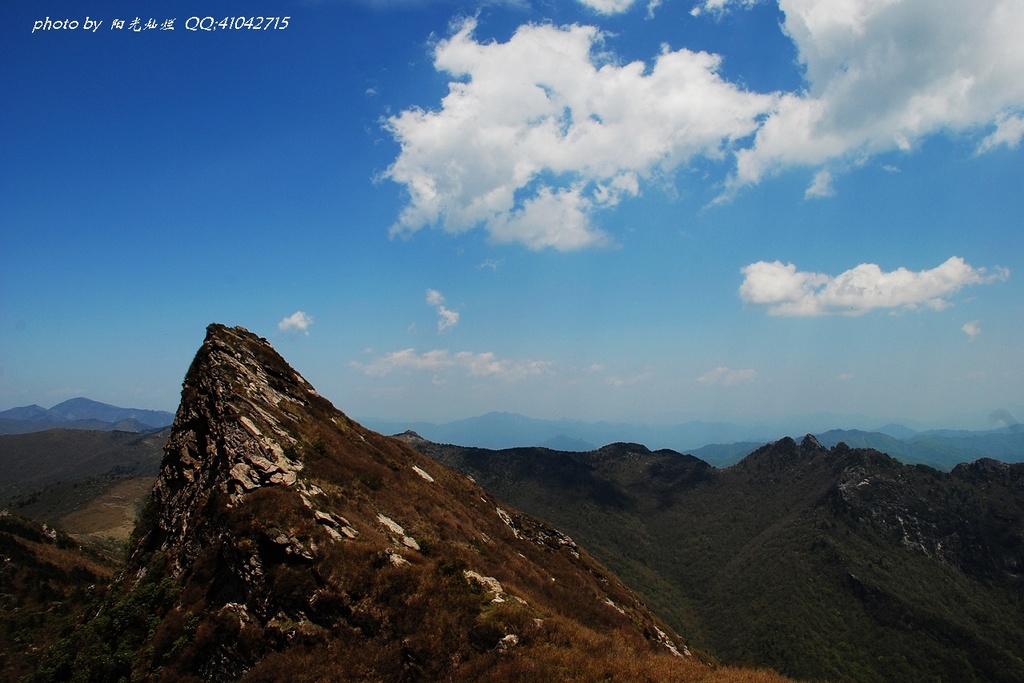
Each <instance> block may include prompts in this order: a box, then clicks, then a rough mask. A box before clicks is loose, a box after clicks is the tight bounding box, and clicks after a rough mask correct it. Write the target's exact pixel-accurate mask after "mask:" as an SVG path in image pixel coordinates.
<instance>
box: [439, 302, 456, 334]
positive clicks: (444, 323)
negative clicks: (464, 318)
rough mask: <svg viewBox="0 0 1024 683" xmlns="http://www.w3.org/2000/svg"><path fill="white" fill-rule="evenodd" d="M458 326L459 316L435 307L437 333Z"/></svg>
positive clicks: (440, 307) (445, 309)
mask: <svg viewBox="0 0 1024 683" xmlns="http://www.w3.org/2000/svg"><path fill="white" fill-rule="evenodd" d="M458 324H459V314H458V313H457V312H455V311H451V310H448V309H447V308H445V307H444V306H438V307H437V331H438V332H439V333H440V332H444V331H445V330H447V329H448V328H449V327H455V326H456V325H458Z"/></svg>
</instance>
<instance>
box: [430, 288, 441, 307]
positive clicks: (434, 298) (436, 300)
mask: <svg viewBox="0 0 1024 683" xmlns="http://www.w3.org/2000/svg"><path fill="white" fill-rule="evenodd" d="M427 303H428V304H430V305H431V306H439V305H441V304H443V303H444V294H442V293H441V292H439V291H437V290H436V289H428V290H427Z"/></svg>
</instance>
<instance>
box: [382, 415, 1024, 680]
mask: <svg viewBox="0 0 1024 683" xmlns="http://www.w3.org/2000/svg"><path fill="white" fill-rule="evenodd" d="M402 438H407V439H410V443H411V444H412V445H414V446H415V447H416V448H417V449H419V450H421V452H424V453H427V454H429V455H431V456H432V457H434V458H435V459H437V460H438V461H440V462H445V463H447V464H449V465H451V466H453V467H456V468H457V469H459V470H460V471H463V472H465V473H466V474H468V475H470V476H473V477H474V478H475V479H476V480H477V481H479V482H480V483H481V484H482V485H483V486H484V487H485V488H486V489H487V490H489V491H490V492H492V494H494V495H496V496H498V497H501V498H505V499H506V500H509V501H510V503H511V504H513V505H516V506H517V507H519V508H521V509H523V510H526V511H527V512H529V513H531V514H534V515H536V516H537V517H539V518H541V519H545V520H547V521H548V522H550V523H552V524H554V525H556V526H558V527H559V528H562V529H565V530H566V531H567V532H568V533H570V534H572V535H573V537H574V538H577V539H578V540H579V541H580V542H581V543H582V544H584V545H586V546H587V547H588V548H590V549H591V551H592V552H594V554H595V555H596V556H597V557H598V558H599V559H601V560H602V561H603V562H604V563H605V564H607V565H608V566H609V567H611V568H612V570H613V571H615V572H616V573H618V574H619V575H620V576H622V577H623V578H624V579H625V580H626V581H627V582H629V583H630V585H632V586H633V587H634V588H636V589H637V590H639V591H640V592H641V593H642V594H643V595H644V596H645V598H646V600H647V601H648V602H649V603H650V604H652V605H653V606H654V607H655V609H656V610H658V611H659V612H660V613H662V614H663V615H665V617H666V618H667V619H668V621H669V622H670V623H671V624H672V625H673V626H674V627H675V628H676V630H677V631H678V632H680V633H683V634H684V635H685V636H686V637H688V638H689V639H690V640H691V642H694V643H695V644H696V645H697V646H699V647H706V648H708V649H710V650H711V651H713V652H715V653H716V654H717V655H718V656H721V657H723V658H724V659H725V660H726V661H730V662H742V663H747V664H752V663H757V664H758V665H767V666H771V667H772V668H774V669H776V670H779V671H781V672H783V673H786V674H787V675H791V676H795V677H798V678H803V679H808V680H821V679H829V680H834V681H858V682H859V683H863V682H864V681H890V680H901V681H926V680H933V679H935V678H936V677H938V678H939V679H942V680H957V681H997V680H999V681H1022V680H1024V660H1022V659H1021V657H1020V655H1019V653H1020V652H1022V651H1024V611H1022V610H1021V607H1022V606H1024V580H1022V578H1021V577H1022V576H1024V531H1022V530H1024V464H1007V463H1001V462H999V461H996V460H993V459H987V458H985V459H979V460H976V461H975V462H973V463H970V464H961V465H958V466H956V467H955V468H954V469H953V470H952V471H951V472H948V473H945V472H940V471H938V470H936V469H933V468H930V467H926V466H922V465H908V464H903V463H900V462H899V461H897V460H896V459H894V458H892V457H890V456H888V455H885V454H884V453H880V452H878V451H875V450H872V449H863V448H851V447H849V446H847V445H846V444H845V443H839V444H836V445H834V446H832V447H830V448H826V447H825V446H824V445H823V444H822V443H821V442H820V441H819V440H818V439H817V438H816V437H814V436H812V435H807V436H805V437H803V438H802V439H801V441H799V442H798V441H796V440H794V439H792V438H790V437H784V438H783V439H780V440H778V441H776V442H773V443H769V444H765V445H763V446H761V447H760V448H758V449H755V450H754V451H753V452H752V453H750V454H749V455H747V456H746V457H744V458H743V459H742V460H740V461H739V462H738V463H736V464H734V465H732V466H730V467H727V468H715V467H712V466H711V465H709V464H708V463H706V462H704V461H702V460H700V459H697V458H694V457H692V456H687V455H683V454H681V453H678V452H674V451H669V450H660V451H651V450H650V449H648V448H646V447H638V446H637V445H634V444H612V445H610V446H606V447H603V448H602V449H597V450H596V451H593V452H589V453H560V452H552V451H549V450H547V449H542V448H519V449H505V450H499V451H489V450H487V449H480V448H463V447H458V446H452V445H448V444H435V443H431V442H427V441H425V440H423V439H422V438H421V439H419V440H416V439H414V438H412V437H411V436H409V435H406V436H404V437H402Z"/></svg>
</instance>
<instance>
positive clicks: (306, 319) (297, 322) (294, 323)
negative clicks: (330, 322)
mask: <svg viewBox="0 0 1024 683" xmlns="http://www.w3.org/2000/svg"><path fill="white" fill-rule="evenodd" d="M312 324H313V316H311V315H309V314H308V313H304V312H302V311H295V312H294V313H292V314H291V315H290V316H288V317H287V318H284V319H282V320H281V322H279V323H278V324H277V329H279V330H281V331H282V332H304V333H305V334H306V335H307V336H309V326H310V325H312Z"/></svg>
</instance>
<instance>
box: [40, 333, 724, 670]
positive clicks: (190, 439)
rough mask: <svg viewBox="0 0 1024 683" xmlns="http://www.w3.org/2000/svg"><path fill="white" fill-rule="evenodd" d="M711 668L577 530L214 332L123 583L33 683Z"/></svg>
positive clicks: (193, 375)
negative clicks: (506, 499) (494, 491)
mask: <svg viewBox="0 0 1024 683" xmlns="http://www.w3.org/2000/svg"><path fill="white" fill-rule="evenodd" d="M71 672H75V673H76V675H79V676H81V675H83V672H84V674H85V675H86V677H87V678H88V679H89V680H92V681H102V680H111V681H114V680H119V679H121V678H122V677H123V678H125V679H130V680H158V679H159V680H194V681H198V680H204V681H234V680H244V681H279V680H302V681H364V680H365V681H433V680H451V681H469V680H481V679H488V680H493V679H508V680H513V679H517V680H570V679H572V680H597V679H601V678H606V677H607V678H615V679H616V680H640V679H644V680H666V681H669V680H680V681H685V680H695V679H696V678H698V677H699V678H700V680H714V671H713V669H711V668H709V664H708V663H707V660H706V658H704V657H703V656H700V655H697V654H696V653H694V654H691V651H690V650H689V649H688V648H687V646H686V644H685V643H683V642H682V641H681V639H680V638H679V636H678V635H675V634H674V633H672V632H671V630H670V629H669V628H668V627H667V626H665V625H664V623H663V622H661V621H660V620H658V619H657V618H656V617H654V616H653V615H652V614H651V613H650V612H649V611H648V610H647V608H646V607H645V606H644V604H643V603H642V602H641V601H640V600H639V599H638V598H637V597H636V595H634V594H633V593H632V592H631V591H629V590H628V589H626V588H625V586H624V585H623V584H622V582H621V581H619V580H618V579H617V578H616V577H615V576H614V575H612V574H611V573H610V572H609V571H608V570H607V569H605V568H604V567H602V566H601V565H599V564H598V563H597V562H596V561H594V560H593V559H592V558H591V557H590V556H589V555H588V554H587V553H586V551H585V550H584V549H582V548H581V547H579V546H578V545H577V544H576V543H575V542H574V541H573V540H572V539H571V538H569V537H568V536H567V535H565V534H564V533H561V532H559V531H557V530H556V529H554V528H551V527H550V526H548V525H546V524H543V523H541V522H539V521H537V520H536V519H533V518H531V517H529V516H527V515H524V514H522V513H519V512H517V511H515V510H513V509H512V508H509V507H507V506H505V505H503V504H500V503H499V502H497V501H496V500H495V499H493V498H492V497H491V496H490V495H489V494H487V493H485V492H484V491H483V490H482V489H481V488H479V487H478V486H477V485H476V484H475V483H474V482H473V481H471V480H470V479H469V478H468V477H466V476H464V475H462V474H459V473H457V472H455V471H453V470H450V469H448V468H447V467H445V466H443V465H441V464H439V463H437V462H435V461H433V460H431V459H429V458H427V457H425V456H423V455H421V454H420V453H418V452H416V451H415V450H413V449H412V448H410V447H409V446H407V445H406V444H404V443H402V442H401V441H399V440H397V439H392V438H388V437H384V436H381V435H379V434H376V433H374V432H371V431H369V430H367V429H364V428H363V427H361V426H360V425H358V424H357V423H355V422H353V421H351V420H349V419H348V418H347V417H346V416H345V415H344V414H342V413H341V412H340V411H338V410H337V409H335V408H334V407H333V406H332V405H331V404H330V403H329V402H328V401H327V400H325V399H324V398H323V397H321V396H319V395H318V394H317V393H316V392H315V391H314V390H313V388H312V387H311V386H310V385H309V384H308V383H307V382H306V381H305V380H304V379H303V378H302V377H301V376H299V375H298V373H296V372H295V371H294V370H293V369H292V368H291V367H289V366H288V364H287V363H286V362H285V361H284V360H283V359H282V358H281V357H280V356H279V355H278V354H277V353H276V352H275V351H274V350H273V349H272V348H271V347H270V345H269V344H268V343H267V342H266V340H263V339H260V338H258V337H256V336H255V335H253V334H251V333H249V332H248V331H246V330H244V329H242V328H228V327H224V326H221V325H212V326H210V328H209V329H208V332H207V337H206V340H205V342H204V343H203V345H202V348H201V349H200V350H199V352H198V353H197V355H196V357H195V360H194V362H193V363H192V365H191V367H190V369H189V371H188V374H187V376H186V377H185V381H184V383H183V388H182V399H181V405H180V407H179V409H178V412H177V416H176V418H175V423H174V426H173V429H172V434H171V437H170V438H169V440H168V442H167V447H166V452H165V457H164V461H163V465H162V469H161V473H160V476H159V479H158V482H157V484H156V486H155V488H154V490H153V495H152V499H151V501H150V503H149V504H148V505H147V507H146V510H145V511H144V514H143V519H142V521H141V522H140V525H139V527H138V529H137V534H136V541H135V546H134V548H133V550H132V552H131V555H130V559H129V562H128V565H127V568H126V570H125V572H124V575H123V578H122V580H121V583H120V584H119V585H118V586H116V587H115V590H113V591H112V597H111V598H110V599H108V601H107V603H106V604H105V605H104V606H103V608H102V609H101V610H100V612H99V613H98V615H97V617H96V618H95V619H93V620H92V621H91V622H90V623H88V624H86V626H85V627H83V628H82V629H80V631H79V634H78V639H77V640H75V639H72V640H71V641H68V644H67V646H66V647H65V648H64V649H62V650H59V651H58V652H56V653H55V654H54V655H53V656H52V657H51V658H50V660H49V662H48V663H47V664H46V666H45V667H44V673H45V675H44V676H41V678H42V679H44V680H60V679H63V678H67V677H69V676H70V674H71Z"/></svg>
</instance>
